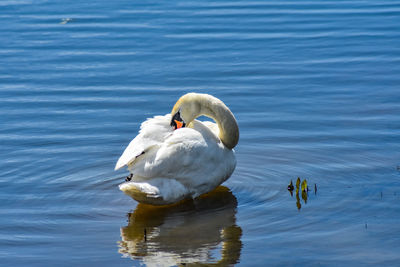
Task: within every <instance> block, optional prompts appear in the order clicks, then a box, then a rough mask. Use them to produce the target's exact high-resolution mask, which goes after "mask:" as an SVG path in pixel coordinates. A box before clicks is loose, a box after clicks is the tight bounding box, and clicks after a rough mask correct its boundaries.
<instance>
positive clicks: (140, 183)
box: [115, 93, 239, 205]
mask: <svg viewBox="0 0 400 267" xmlns="http://www.w3.org/2000/svg"><path fill="white" fill-rule="evenodd" d="M202 115H204V116H207V117H210V118H212V119H214V121H215V122H216V124H215V123H212V122H209V121H205V122H201V121H198V120H195V119H196V118H197V117H199V116H202ZM238 141H239V128H238V125H237V123H236V119H235V117H234V116H233V114H232V112H231V111H230V110H229V108H228V107H227V106H226V105H225V104H224V103H223V102H222V101H221V100H219V99H217V98H215V97H213V96H211V95H208V94H197V93H189V94H186V95H184V96H182V97H181V98H180V99H179V100H178V101H177V102H176V104H175V105H174V107H173V109H172V112H171V114H167V115H165V116H155V117H154V118H151V119H148V120H146V121H145V122H143V123H142V125H141V127H140V132H139V134H138V135H137V136H136V137H135V139H133V140H132V141H131V142H130V144H129V145H128V147H127V148H126V149H125V151H124V153H123V154H122V155H121V157H120V158H119V160H118V162H117V164H116V166H115V170H118V169H120V168H122V167H124V166H127V167H128V169H129V171H130V172H131V176H130V177H128V178H129V180H130V181H127V182H125V183H123V184H121V185H120V186H119V188H120V189H121V190H122V191H123V192H124V193H125V194H127V195H129V196H131V197H132V198H134V199H135V200H137V201H139V202H142V203H147V204H153V205H165V204H171V203H175V202H178V201H180V200H182V199H185V198H190V197H191V198H195V197H198V196H200V195H202V194H204V193H207V192H209V191H211V190H213V189H214V188H216V187H217V186H218V185H220V184H221V183H223V182H224V181H225V180H226V179H228V178H229V177H230V175H231V174H232V172H233V170H234V169H235V166H236V159H235V154H234V151H233V148H234V147H235V146H236V144H237V143H238Z"/></svg>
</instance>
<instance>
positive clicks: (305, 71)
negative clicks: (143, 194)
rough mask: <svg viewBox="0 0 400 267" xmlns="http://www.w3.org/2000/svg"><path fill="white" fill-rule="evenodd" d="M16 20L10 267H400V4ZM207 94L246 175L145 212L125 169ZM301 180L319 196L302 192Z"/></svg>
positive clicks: (45, 7)
mask: <svg viewBox="0 0 400 267" xmlns="http://www.w3.org/2000/svg"><path fill="white" fill-rule="evenodd" d="M0 11H1V12H0V32H1V34H0V58H1V63H0V143H1V150H0V166H1V173H0V188H1V190H0V207H1V209H0V212H1V216H0V262H1V264H2V265H4V266H16V265H19V266H86V265H93V264H95V265H96V266H97V265H99V266H138V265H148V266H171V265H172V266H173V265H184V264H186V265H190V264H191V263H204V264H214V265H220V266H226V265H238V266H266V265H272V266H274V265H299V264H301V265H311V266H319V265H321V266H327V265H336V266H338V265H351V266H356V265H362V266H365V265H375V266H376V265H395V264H398V263H399V261H400V236H399V232H400V139H399V137H400V135H399V133H400V117H399V114H400V29H399V23H400V1H385V0H383V1H361V0H354V1H346V0H344V1H322V0H315V1H314V0H311V1H303V0H301V1H225V0H222V1H208V0H206V1H120V0H117V1H87V3H78V2H77V1H41V0H37V1H30V0H20V1H19V0H15V1H12V0H10V1H2V2H1V3H0ZM191 91H194V92H201V93H209V94H212V95H214V96H216V97H218V98H220V99H222V100H223V101H224V102H225V103H226V104H227V105H228V106H229V107H230V108H231V110H232V111H233V113H234V114H235V116H236V118H237V120H238V123H239V127H240V133H241V137H240V142H239V144H238V146H237V147H236V148H235V150H236V156H237V167H236V170H235V172H234V174H233V175H232V176H231V178H230V179H229V180H228V181H226V182H225V183H224V184H223V187H220V188H218V189H217V190H216V191H215V192H212V193H210V194H208V195H206V196H203V197H201V198H199V199H196V200H194V201H188V202H185V203H183V204H180V205H178V206H173V207H164V208H155V207H151V206H145V205H138V203H137V202H136V201H134V200H133V199H131V198H130V197H128V196H126V195H124V194H123V193H122V192H121V191H119V189H118V184H120V183H122V182H123V181H124V178H125V176H126V175H127V174H128V173H127V171H125V170H123V171H118V172H114V171H113V169H114V165H115V163H116V161H117V160H118V158H119V156H120V154H121V153H122V152H123V149H124V148H125V146H126V145H127V144H128V143H129V141H130V140H131V139H132V138H133V137H134V136H135V135H136V134H137V132H138V129H139V126H140V123H141V122H143V121H144V120H145V119H146V118H149V117H152V116H154V115H163V114H166V113H169V112H170V110H171V108H172V106H173V104H174V103H175V101H176V100H177V99H178V98H179V97H180V96H181V95H183V94H184V93H187V92H191ZM297 177H300V179H301V181H303V180H304V179H307V182H308V186H309V188H310V191H309V192H308V194H302V193H301V192H299V194H297V195H296V192H295V191H296V190H294V192H292V193H293V196H292V195H291V194H290V192H289V191H288V190H287V186H288V184H289V183H290V181H291V180H293V183H296V179H297ZM315 187H316V188H317V191H315ZM145 231H146V233H145Z"/></svg>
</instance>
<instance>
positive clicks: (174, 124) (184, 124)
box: [170, 111, 186, 130]
mask: <svg viewBox="0 0 400 267" xmlns="http://www.w3.org/2000/svg"><path fill="white" fill-rule="evenodd" d="M176 121H178V122H181V123H182V125H181V127H185V126H186V123H185V122H184V121H183V119H182V118H181V113H180V111H178V112H177V113H175V115H174V116H173V117H172V119H171V124H170V125H171V127H174V130H176V129H178V128H181V127H178V124H177V123H176Z"/></svg>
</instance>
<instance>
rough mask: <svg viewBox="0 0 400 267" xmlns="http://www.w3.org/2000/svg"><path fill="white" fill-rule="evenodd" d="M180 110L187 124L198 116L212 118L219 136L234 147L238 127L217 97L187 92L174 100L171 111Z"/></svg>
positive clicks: (237, 137)
mask: <svg viewBox="0 0 400 267" xmlns="http://www.w3.org/2000/svg"><path fill="white" fill-rule="evenodd" d="M178 110H181V111H182V113H181V115H182V118H183V119H184V120H185V121H186V122H187V124H189V123H190V122H192V121H193V120H194V119H196V118H197V117H199V116H203V115H204V116H207V117H210V118H212V119H213V120H214V121H215V122H216V123H217V125H218V128H219V138H220V139H221V141H222V143H224V145H225V146H226V147H227V148H229V149H232V148H234V147H235V146H236V145H237V143H238V141H239V127H238V125H237V122H236V119H235V116H233V114H232V112H231V111H230V110H229V108H228V107H227V106H226V105H225V104H224V103H223V102H222V101H221V100H219V99H218V98H215V97H213V96H211V95H208V94H196V93H189V94H186V95H184V96H182V97H181V98H180V99H179V100H178V102H176V104H175V106H174V108H173V110H172V113H173V114H174V113H175V112H177V111H178Z"/></svg>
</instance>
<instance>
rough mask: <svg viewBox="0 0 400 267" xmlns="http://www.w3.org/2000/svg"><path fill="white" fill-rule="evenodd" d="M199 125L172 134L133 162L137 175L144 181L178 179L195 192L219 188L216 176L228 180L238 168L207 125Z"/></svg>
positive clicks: (228, 150) (231, 153) (228, 151)
mask: <svg viewBox="0 0 400 267" xmlns="http://www.w3.org/2000/svg"><path fill="white" fill-rule="evenodd" d="M199 123H200V122H197V123H195V124H194V128H195V129H191V128H181V129H179V130H175V131H173V134H172V135H170V136H169V137H168V138H167V139H166V140H165V142H164V143H163V144H162V145H161V146H160V147H158V148H157V149H154V150H151V151H150V152H149V153H148V155H144V156H143V157H140V159H138V160H137V161H135V162H134V163H133V166H132V169H134V174H135V175H138V176H140V177H142V178H144V179H146V178H147V179H153V178H156V177H158V178H171V179H176V180H177V181H179V182H180V183H182V184H183V185H185V186H188V187H189V188H195V189H196V191H197V190H199V191H202V188H201V187H202V186H206V187H210V189H212V188H213V187H214V186H217V185H218V184H219V183H220V181H218V179H216V178H217V177H222V178H224V177H225V176H227V177H226V178H228V177H229V175H230V174H231V173H232V171H233V170H234V168H235V165H236V160H235V157H234V153H233V152H232V150H230V149H227V148H226V147H225V146H224V145H223V144H222V142H221V141H220V140H219V138H218V137H217V136H215V134H214V133H213V132H212V131H211V130H210V129H208V127H207V126H205V125H203V124H201V123H200V124H201V125H196V124H199ZM214 182H216V183H217V184H215V185H214V184H213V183H214ZM192 193H194V194H196V192H192Z"/></svg>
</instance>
